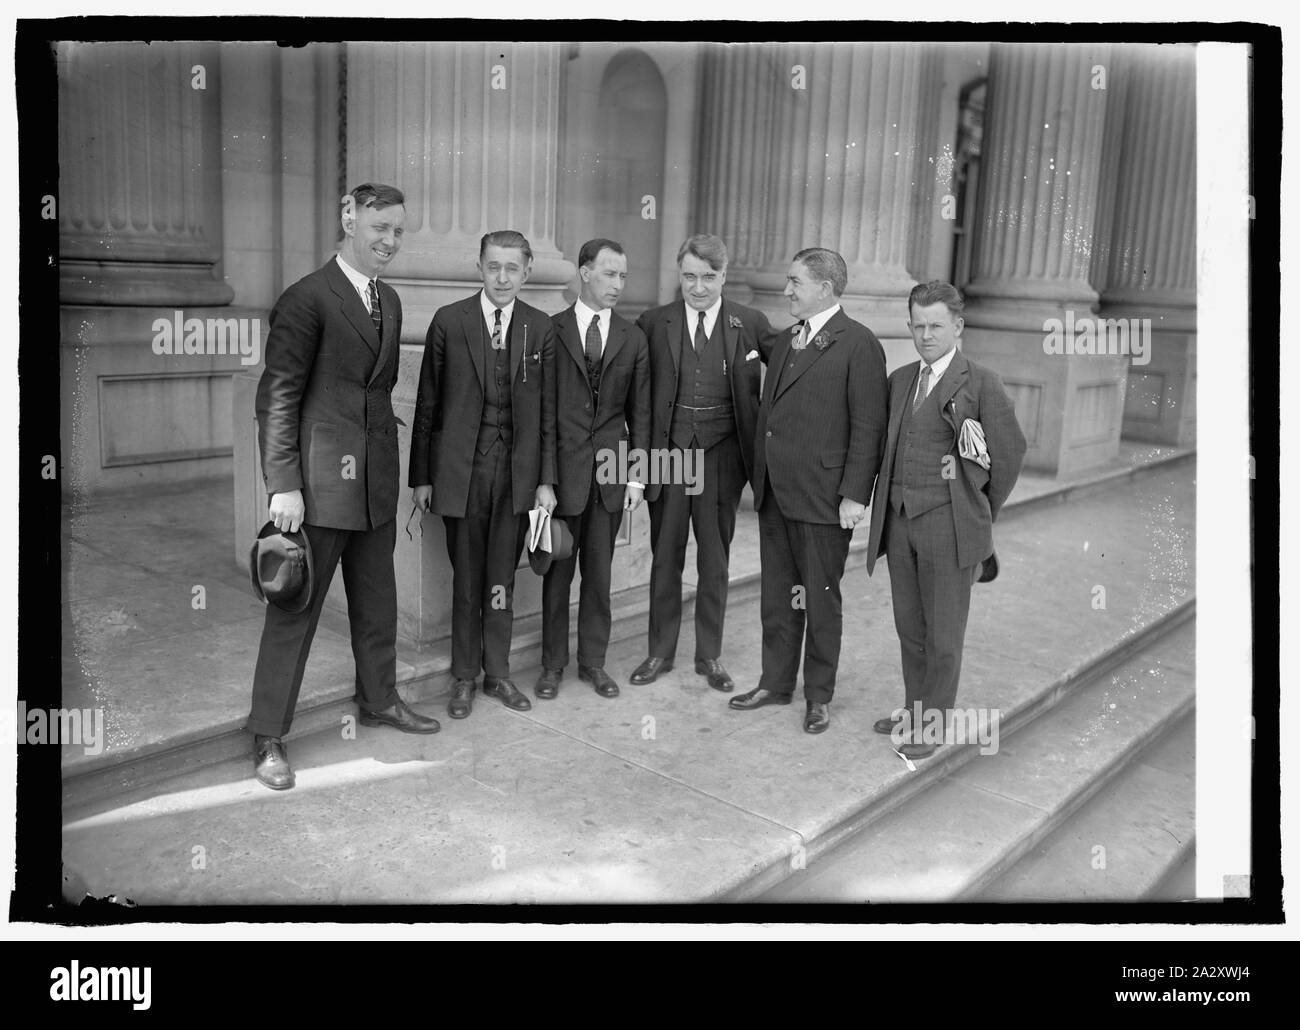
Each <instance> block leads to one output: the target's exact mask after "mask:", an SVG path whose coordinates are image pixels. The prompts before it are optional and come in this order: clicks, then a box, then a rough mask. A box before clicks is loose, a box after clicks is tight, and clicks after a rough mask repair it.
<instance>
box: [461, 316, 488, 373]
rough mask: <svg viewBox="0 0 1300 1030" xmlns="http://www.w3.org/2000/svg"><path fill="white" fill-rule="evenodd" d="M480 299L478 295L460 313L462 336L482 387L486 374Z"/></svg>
mask: <svg viewBox="0 0 1300 1030" xmlns="http://www.w3.org/2000/svg"><path fill="white" fill-rule="evenodd" d="M478 297H479V295H478V294H477V293H476V294H474V296H473V297H471V298H470V299H469V300H467V301H466V302H465V306H464V307H463V308H461V311H460V324H461V330H462V335H464V337H465V346H466V347H468V348H469V356H470V358H471V359H472V360H473V362H474V371H475V372H477V373H478V384H479V386H480V387H481V386H482V385H483V383H484V381H485V380H484V378H483V377H484V374H485V373H484V371H483V309H482V307H481V306H480V304H479V299H478Z"/></svg>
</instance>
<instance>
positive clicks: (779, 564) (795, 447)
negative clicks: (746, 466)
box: [730, 247, 886, 733]
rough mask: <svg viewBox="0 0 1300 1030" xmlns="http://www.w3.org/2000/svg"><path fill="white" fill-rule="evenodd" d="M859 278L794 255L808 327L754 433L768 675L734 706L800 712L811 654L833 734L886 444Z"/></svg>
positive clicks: (816, 707) (815, 694) (795, 284)
mask: <svg viewBox="0 0 1300 1030" xmlns="http://www.w3.org/2000/svg"><path fill="white" fill-rule="evenodd" d="M848 281H849V273H848V268H847V266H846V265H845V263H844V258H843V257H841V256H840V255H839V254H837V253H836V252H835V251H833V250H826V249H825V248H823V247H812V248H809V249H807V250H801V251H800V252H799V253H798V254H796V255H795V256H794V262H793V263H792V264H791V266H790V271H789V273H788V274H787V276H786V286H785V296H786V297H787V298H788V299H789V301H790V314H792V315H794V317H795V318H797V319H799V321H798V322H796V323H795V324H794V325H793V326H791V331H789V332H784V333H782V334H781V336H780V338H779V340H778V342H777V343H776V345H775V346H774V347H773V349H772V356H771V363H770V364H769V366H768V371H767V378H766V380H765V381H764V383H763V403H762V406H761V407H760V408H759V409H758V427H757V430H756V432H755V436H754V507H755V508H757V509H758V543H759V558H760V560H761V561H762V565H763V576H762V587H761V594H760V602H759V606H760V611H761V616H762V620H763V675H762V677H761V678H760V679H759V681H758V686H757V687H755V688H754V689H753V690H751V691H748V692H747V693H744V694H740V695H737V696H736V697H733V698H732V699H731V702H730V705H731V707H732V708H735V709H739V710H741V711H749V710H751V709H754V708H761V707H763V706H764V705H788V704H789V703H790V701H791V700H792V698H793V696H794V688H795V681H796V679H797V678H798V675H799V660H800V658H801V657H802V658H803V690H804V700H805V701H806V703H807V705H806V709H805V713H804V722H803V728H804V731H805V732H807V733H822V732H824V731H825V730H826V728H827V727H829V726H830V720H831V716H830V702H831V698H832V697H833V696H834V693H835V677H836V674H837V672H838V670H839V661H840V642H841V631H842V629H843V609H842V607H841V602H840V579H841V578H842V577H843V575H844V562H845V559H847V558H848V554H849V541H850V540H851V539H852V538H853V528H854V527H855V526H856V525H857V524H858V523H859V522H861V521H862V518H863V516H864V515H865V514H866V511H867V503H868V502H869V501H870V500H871V481H872V478H873V477H874V476H875V474H876V469H877V468H879V467H880V451H881V448H882V447H883V445H884V440H885V403H886V402H885V351H884V348H883V347H881V346H880V341H879V340H877V339H876V337H875V334H874V333H872V331H871V330H870V329H868V328H867V327H866V326H865V325H863V324H862V323H861V322H855V321H854V320H853V319H851V318H849V316H848V315H847V314H845V313H844V309H843V308H841V307H840V297H841V296H843V294H844V290H845V289H846V287H847V286H848ZM805 634H806V635H805Z"/></svg>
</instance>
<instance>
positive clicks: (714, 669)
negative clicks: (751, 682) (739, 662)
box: [695, 658, 736, 694]
mask: <svg viewBox="0 0 1300 1030" xmlns="http://www.w3.org/2000/svg"><path fill="white" fill-rule="evenodd" d="M695 671H696V672H698V673H699V674H700V675H701V676H704V677H705V678H706V679H707V680H708V681H709V686H711V687H712V688H713V689H714V690H721V691H722V692H723V693H724V694H730V693H731V692H732V691H733V690H735V689H736V684H735V683H734V682H733V681H732V679H731V675H730V674H729V673H728V672H727V670H726V669H724V668H723V667H722V663H721V662H720V661H718V660H717V659H716V658H696V659H695Z"/></svg>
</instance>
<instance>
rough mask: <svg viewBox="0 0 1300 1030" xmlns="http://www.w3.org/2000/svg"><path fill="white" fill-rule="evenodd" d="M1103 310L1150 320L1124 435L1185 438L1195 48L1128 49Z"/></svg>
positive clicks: (1191, 304) (1192, 283)
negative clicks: (1145, 347)
mask: <svg viewBox="0 0 1300 1030" xmlns="http://www.w3.org/2000/svg"><path fill="white" fill-rule="evenodd" d="M1130 64H1131V69H1130V74H1129V76H1128V89H1127V96H1126V98H1125V99H1126V103H1125V108H1124V125H1123V141H1122V143H1121V157H1120V162H1119V169H1118V180H1117V184H1116V190H1115V202H1114V221H1113V223H1112V224H1113V227H1112V230H1111V234H1110V247H1109V251H1110V253H1109V260H1108V262H1107V267H1106V277H1105V280H1104V284H1105V285H1104V286H1103V288H1102V295H1101V312H1100V314H1101V315H1102V316H1103V317H1105V318H1109V319H1125V320H1126V321H1127V322H1128V324H1130V325H1134V326H1143V327H1145V326H1149V327H1150V333H1149V335H1148V336H1147V341H1148V350H1147V353H1146V354H1145V355H1142V356H1141V357H1139V356H1134V357H1133V358H1132V360H1131V363H1130V366H1129V370H1128V377H1129V381H1128V393H1127V396H1126V402H1125V409H1124V426H1123V435H1124V436H1125V437H1126V438H1130V439H1138V440H1150V441H1154V442H1158V443H1172V444H1189V443H1191V442H1192V441H1193V440H1194V439H1195V427H1196V418H1195V387H1196V55H1195V52H1194V51H1193V50H1192V49H1191V48H1190V47H1168V46H1162V47H1149V48H1146V47H1144V48H1142V50H1141V51H1140V52H1138V53H1135V54H1133V55H1132V58H1131V61H1130Z"/></svg>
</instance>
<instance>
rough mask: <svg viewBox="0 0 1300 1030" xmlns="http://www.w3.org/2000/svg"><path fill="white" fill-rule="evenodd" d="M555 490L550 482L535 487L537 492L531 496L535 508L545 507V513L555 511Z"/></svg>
mask: <svg viewBox="0 0 1300 1030" xmlns="http://www.w3.org/2000/svg"><path fill="white" fill-rule="evenodd" d="M555 503H556V502H555V491H554V490H553V489H551V484H550V483H543V484H542V485H541V486H539V487H538V488H537V493H536V494H535V495H534V496H533V506H534V507H536V508H545V509H546V514H548V515H553V514H554V513H555Z"/></svg>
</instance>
